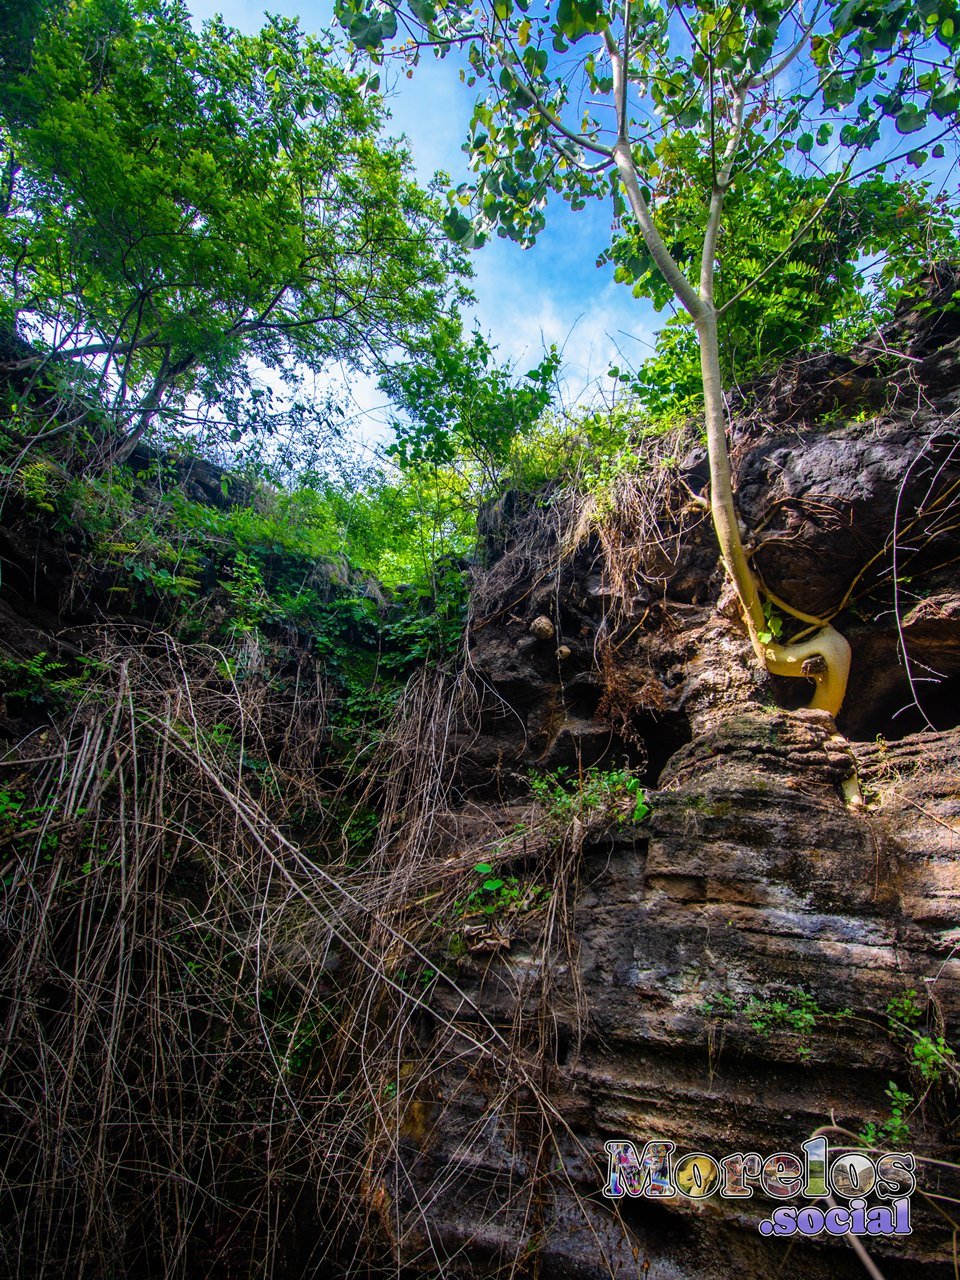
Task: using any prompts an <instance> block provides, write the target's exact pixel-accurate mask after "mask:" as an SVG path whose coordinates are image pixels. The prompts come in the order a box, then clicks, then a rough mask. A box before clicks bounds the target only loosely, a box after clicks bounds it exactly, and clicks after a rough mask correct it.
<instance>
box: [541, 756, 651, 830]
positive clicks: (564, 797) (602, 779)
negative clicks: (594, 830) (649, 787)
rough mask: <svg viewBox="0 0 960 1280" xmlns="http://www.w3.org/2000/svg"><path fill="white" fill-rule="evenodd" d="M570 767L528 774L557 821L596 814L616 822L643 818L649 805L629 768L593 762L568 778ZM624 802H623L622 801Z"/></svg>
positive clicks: (549, 814) (647, 811)
mask: <svg viewBox="0 0 960 1280" xmlns="http://www.w3.org/2000/svg"><path fill="white" fill-rule="evenodd" d="M568 773H569V770H567V769H566V768H561V769H557V770H556V771H555V772H553V773H542V774H531V775H530V789H531V791H532V792H533V794H534V796H536V798H537V800H539V802H540V803H541V804H542V805H543V807H544V808H545V809H546V811H547V815H548V817H549V818H551V819H552V820H553V821H555V822H558V823H564V824H566V823H569V822H571V821H572V820H573V819H575V818H579V819H581V820H583V819H586V818H589V817H593V816H596V815H598V814H601V813H603V814H609V815H610V816H611V817H614V818H615V820H616V822H618V823H621V824H622V823H625V822H642V821H643V819H644V818H645V817H646V816H647V814H648V813H649V812H650V806H649V805H648V804H647V802H646V799H645V797H644V794H643V790H642V789H641V785H640V780H639V779H638V778H635V777H634V776H633V775H632V774H631V773H630V771H629V770H628V769H606V770H604V769H600V768H599V767H598V766H593V767H591V768H589V769H586V770H585V771H584V772H583V773H582V774H581V775H580V776H579V777H577V778H573V779H571V778H569V777H568V776H567V775H568ZM625 801H626V802H627V803H626V805H625V803H624V802H625Z"/></svg>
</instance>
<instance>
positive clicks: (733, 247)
mask: <svg viewBox="0 0 960 1280" xmlns="http://www.w3.org/2000/svg"><path fill="white" fill-rule="evenodd" d="M691 143H692V139H680V140H675V141H674V142H673V148H674V150H675V152H676V154H675V155H674V154H671V167H672V169H673V171H675V172H676V171H680V170H682V171H684V172H685V173H686V176H687V178H688V179H692V180H688V181H686V182H682V183H679V184H678V185H677V186H676V189H672V188H669V189H668V188H665V187H664V186H663V185H661V188H660V200H659V202H658V206H657V225H658V227H659V229H660V231H661V234H663V236H664V238H665V239H666V241H667V243H668V244H669V245H670V248H671V252H672V254H673V256H674V258H675V259H676V260H677V261H678V262H679V263H680V265H681V266H683V267H684V268H685V269H687V270H688V273H689V274H690V275H691V276H692V277H694V278H695V277H696V275H697V273H698V272H699V270H700V254H701V251H702V237H703V226H704V223H705V220H706V217H707V213H708V204H709V198H710V183H709V180H708V175H707V174H705V173H701V172H699V170H700V169H701V168H702V165H703V163H704V162H703V161H702V160H699V159H698V157H697V155H696V152H695V151H694V150H692V147H691ZM751 149H752V150H753V151H760V140H758V139H757V138H756V136H754V138H752V139H748V141H747V143H746V144H745V162H746V163H747V164H749V163H750V151H751ZM685 157H686V158H685ZM834 180H835V179H832V178H830V177H821V176H809V175H800V174H797V173H794V172H792V171H791V170H790V169H789V168H788V167H787V166H786V164H784V163H783V161H782V160H781V159H780V158H778V153H777V151H772V152H769V153H768V154H767V155H766V156H765V157H764V159H763V161H762V162H760V163H756V164H753V165H752V166H751V167H750V169H749V173H748V174H745V175H744V177H743V179H742V180H741V181H740V182H739V183H737V184H736V185H735V186H734V188H733V189H732V190H731V192H730V194H729V196H728V197H727V201H726V218H725V230H724V234H723V237H722V242H721V250H720V260H719V266H718V273H717V303H718V305H719V306H721V307H723V306H724V304H725V302H726V301H727V300H728V299H734V298H735V301H732V304H731V305H730V307H729V308H728V309H727V310H725V311H724V313H723V315H722V316H721V318H720V337H721V344H720V347H721V360H722V372H723V376H724V380H725V382H726V384H727V385H731V386H732V385H735V384H736V383H737V382H744V381H747V380H749V379H750V378H752V377H755V376H757V375H758V374H760V373H762V372H763V371H765V370H766V369H769V368H770V367H771V366H772V365H773V364H774V363H775V362H776V361H777V360H779V359H782V358H784V357H785V356H788V355H792V354H794V353H795V352H798V351H810V350H816V349H820V348H823V347H826V346H829V347H830V348H832V349H837V348H839V347H843V346H847V345H849V344H850V343H851V342H853V341H855V340H857V339H859V338H861V337H863V336H866V334H867V333H868V332H870V331H871V330H872V329H873V328H874V327H875V326H876V325H877V324H878V323H882V322H883V321H884V320H886V319H888V318H889V317H890V315H891V314H892V311H893V308H894V305H895V304H896V302H897V301H898V299H899V298H900V297H901V296H902V295H903V293H904V291H905V290H906V288H907V286H908V284H909V283H910V281H911V280H912V279H913V278H914V277H915V276H917V274H918V273H919V272H921V271H922V269H923V268H924V266H925V265H927V264H928V263H930V262H933V261H936V260H938V259H940V258H943V259H949V258H951V257H956V256H957V254H958V252H960V239H958V235H957V218H956V211H955V210H953V209H952V208H950V206H949V205H948V200H947V196H946V195H945V194H944V193H941V194H940V195H938V196H936V197H935V198H932V199H931V198H930V194H929V190H930V188H929V184H925V183H921V182H910V181H907V180H906V179H900V180H895V181H894V180H888V179H886V178H883V177H873V178H871V179H869V180H866V181H863V182H861V183H860V184H858V185H856V186H853V187H850V188H848V189H845V190H844V191H843V192H842V193H840V194H835V195H833V197H832V198H831V199H829V200H828V197H829V196H830V193H831V187H832V185H833V181H834ZM817 215H819V216H817ZM814 218H815V219H816V220H815V221H813V219H814ZM623 227H624V229H623V231H622V232H621V234H620V235H619V236H617V237H615V238H614V241H613V243H612V245H611V248H610V249H609V250H608V251H607V252H606V253H604V254H602V255H601V258H600V262H605V261H612V262H613V263H614V264H615V265H616V278H617V280H619V281H621V282H623V283H625V284H628V285H631V286H632V288H633V292H634V294H635V295H636V296H638V297H651V298H652V299H653V301H654V302H655V304H656V305H658V306H661V307H662V306H664V305H665V304H666V303H667V302H668V300H669V296H668V295H669V290H667V288H666V286H665V284H664V281H663V278H662V276H661V275H660V274H659V271H658V270H657V267H656V265H655V263H654V262H653V260H652V259H651V257H650V255H649V252H648V251H647V249H646V246H645V244H644V241H643V237H642V235H641V234H640V231H639V228H638V227H637V225H636V223H634V222H633V221H632V220H631V219H625V220H624V224H623ZM775 258H780V261H779V263H778V266H777V270H776V271H775V272H771V273H769V274H767V275H764V276H763V278H762V280H760V282H759V283H758V284H756V285H755V286H753V287H750V283H749V282H750V281H751V280H752V279H754V278H757V277H760V275H761V273H762V272H763V270H764V266H765V265H766V264H767V263H769V262H771V261H772V260H774V259H775ZM867 262H873V263H874V267H873V268H872V269H865V263H867ZM744 286H746V287H744ZM741 290H743V292H742V293H741ZM611 373H612V374H613V376H615V377H618V378H619V379H620V381H621V382H622V383H624V384H625V385H626V386H628V387H629V388H630V389H631V390H632V391H633V392H634V394H635V395H636V396H637V397H638V399H639V400H640V403H641V404H642V405H643V407H644V409H645V410H646V411H647V412H648V413H650V414H651V415H654V416H661V415H664V414H670V413H674V414H678V413H690V412H694V411H696V410H697V409H699V407H700V404H701V401H702V385H701V371H700V352H699V346H698V343H697V337H696V333H695V332H694V330H693V328H692V326H691V324H690V322H689V319H687V318H686V317H684V316H680V315H675V316H673V317H671V318H670V319H669V320H668V321H667V323H666V325H665V326H664V328H663V329H661V331H660V333H659V334H658V335H657V340H656V351H655V354H654V355H653V356H651V357H650V358H649V359H648V360H646V361H644V362H643V364H642V365H641V366H640V368H639V370H638V371H637V372H636V374H630V373H627V372H624V371H623V370H621V369H613V370H611Z"/></svg>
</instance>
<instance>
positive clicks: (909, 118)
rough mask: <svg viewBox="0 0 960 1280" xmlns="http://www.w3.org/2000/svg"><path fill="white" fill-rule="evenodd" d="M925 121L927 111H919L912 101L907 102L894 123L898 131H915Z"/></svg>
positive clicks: (921, 126)
mask: <svg viewBox="0 0 960 1280" xmlns="http://www.w3.org/2000/svg"><path fill="white" fill-rule="evenodd" d="M926 123H927V113H926V112H925V111H921V110H920V108H919V107H917V106H915V105H914V104H913V103H912V102H911V103H908V105H907V106H905V107H904V108H903V110H902V111H901V112H900V114H899V115H898V116H897V118H896V120H895V121H894V124H895V125H896V129H897V132H898V133H916V132H917V130H918V129H922V128H923V127H924V126H925V125H926Z"/></svg>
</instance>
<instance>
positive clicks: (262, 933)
mask: <svg viewBox="0 0 960 1280" xmlns="http://www.w3.org/2000/svg"><path fill="white" fill-rule="evenodd" d="M99 657H100V661H101V664H102V665H101V666H100V667H99V668H98V669H91V672H92V674H91V677H90V682H89V686H88V688H87V690H86V693H85V696H84V697H83V699H82V700H81V703H80V705H79V706H78V707H77V709H76V711H75V712H74V714H73V715H72V716H71V717H70V718H69V719H67V720H66V721H65V722H64V723H63V724H62V725H61V726H59V727H58V728H56V729H52V728H51V729H48V730H46V731H44V732H43V733H39V734H36V735H34V736H33V737H31V738H29V739H28V740H26V741H25V742H23V743H21V744H20V746H19V747H18V748H17V749H16V750H15V751H14V752H12V753H11V754H10V756H9V757H8V759H7V761H6V764H5V771H6V775H7V779H6V788H7V794H8V795H9V796H12V797H14V798H16V797H18V796H20V795H22V799H21V800H17V801H16V803H15V804H14V807H12V808H11V809H9V810H8V811H7V812H6V813H5V814H4V815H3V816H2V819H0V820H2V822H3V824H4V825H3V829H2V839H3V843H4V849H3V861H4V863H5V865H4V870H3V897H2V908H3V915H2V926H3V937H4V949H3V957H2V973H0V989H2V991H3V993H4V1030H5V1036H4V1042H3V1049H2V1057H0V1070H2V1075H3V1080H4V1089H3V1097H2V1107H3V1112H4V1120H3V1133H4V1137H3V1138H2V1140H0V1169H2V1183H0V1222H2V1223H3V1224H4V1225H3V1227H2V1228H0V1231H2V1234H0V1244H2V1250H3V1256H4V1258H5V1264H4V1265H5V1267H6V1269H7V1271H8V1273H9V1274H17V1275H30V1276H36V1277H46V1276H57V1277H60V1276H64V1275H68V1276H84V1277H101V1276H103V1277H106V1276H114V1275H117V1274H125V1275H137V1276H143V1277H149V1276H161V1275H162V1276H165V1277H166V1276H170V1277H176V1276H182V1277H195V1276H198V1275H210V1276H214V1275H216V1276H241V1275H250V1276H253V1275H256V1276H286V1275H290V1276H297V1277H300V1276H303V1275H308V1274H323V1275H334V1274H339V1275H343V1276H359V1275H361V1274H363V1275H366V1274H370V1273H371V1271H372V1272H373V1273H376V1272H377V1271H378V1270H380V1269H389V1268H390V1267H391V1266H392V1263H391V1259H393V1258H396V1257H400V1256H403V1257H404V1260H405V1261H407V1262H409V1261H412V1260H415V1259H419V1265H421V1266H425V1267H427V1268H428V1269H429V1268H430V1267H433V1268H434V1269H435V1270H436V1273H437V1274H440V1273H441V1272H442V1271H443V1269H444V1268H449V1267H451V1266H453V1265H454V1262H453V1261H451V1258H450V1257H449V1253H450V1247H449V1246H447V1245H444V1246H441V1244H440V1243H439V1241H438V1238H437V1235H436V1223H435V1220H434V1219H435V1214H436V1206H437V1205H438V1204H441V1203H442V1202H443V1201H444V1199H445V1198H447V1197H449V1196H450V1195H454V1196H455V1195H456V1194H457V1193H458V1181H459V1179H461V1178H462V1177H464V1176H466V1175H465V1174H464V1168H465V1166H462V1165H460V1164H458V1163H457V1162H456V1161H453V1162H451V1163H450V1164H449V1165H447V1166H445V1167H443V1166H441V1167H440V1168H438V1169H435V1170H429V1171H425V1160H426V1153H429V1151H430V1149H431V1143H432V1141H433V1137H432V1136H431V1135H434V1134H439V1132H440V1130H441V1129H442V1128H443V1125H444V1124H445V1123H447V1122H448V1118H449V1117H452V1116H458V1117H459V1116H462V1115H467V1114H470V1107H467V1108H466V1109H465V1110H461V1109H460V1106H461V1103H462V1102H463V1101H464V1098H465V1097H466V1095H470V1101H471V1105H472V1107H473V1114H475V1115H476V1116H477V1119H476V1123H475V1127H474V1128H473V1129H472V1130H471V1131H466V1132H463V1133H461V1134H459V1135H458V1136H459V1140H460V1149H461V1151H462V1152H463V1153H464V1159H468V1157H469V1153H470V1152H471V1151H478V1150H480V1149H481V1148H482V1147H483V1144H484V1143H485V1142H487V1141H488V1140H489V1131H490V1125H491V1123H494V1122H495V1124H496V1126H497V1128H498V1132H501V1133H503V1134H507V1135H508V1140H509V1141H510V1142H512V1143H513V1144H514V1146H515V1148H516V1150H517V1151H518V1152H519V1151H520V1150H521V1149H522V1150H523V1151H525V1152H527V1153H530V1152H533V1153H534V1154H533V1157H532V1159H531V1158H530V1157H529V1154H528V1156H525V1157H524V1160H523V1161H520V1160H519V1159H518V1162H517V1166H516V1174H515V1178H514V1182H513V1184H512V1185H511V1186H509V1187H507V1188H506V1190H505V1191H504V1188H502V1187H500V1188H499V1189H498V1191H497V1195H496V1196H495V1197H493V1196H492V1195H491V1198H490V1199H489V1202H487V1203H486V1204H484V1203H477V1204H476V1205H475V1208H474V1211H475V1213H476V1234H477V1237H478V1238H482V1236H483V1233H484V1232H485V1231H487V1230H489V1229H491V1228H492V1227H493V1226H495V1224H496V1223H503V1222H504V1221H507V1220H509V1222H510V1223H511V1224H512V1225H511V1230H512V1232H513V1236H514V1238H515V1242H516V1243H515V1250H514V1252H513V1255H512V1256H504V1257H503V1259H502V1261H503V1268H504V1273H505V1274H520V1273H521V1272H522V1271H524V1269H525V1268H527V1267H528V1266H529V1265H532V1264H531V1259H535V1255H536V1247H537V1242H538V1241H539V1240H540V1238H541V1234H542V1230H543V1225H544V1222H545V1220H546V1218H545V1215H548V1212H549V1210H548V1206H549V1202H550V1200H551V1197H552V1196H553V1195H555V1194H556V1191H557V1189H558V1186H560V1185H561V1184H563V1183H564V1182H567V1183H569V1175H567V1174H564V1173H563V1172H562V1167H561V1171H560V1172H558V1171H557V1165H558V1159H557V1153H558V1151H559V1150H560V1148H561V1145H562V1146H563V1149H564V1150H566V1151H567V1152H569V1151H570V1149H571V1144H573V1145H574V1146H575V1145H576V1144H575V1139H574V1138H573V1135H572V1134H571V1133H570V1132H569V1129H568V1126H567V1124H566V1122H565V1120H564V1118H563V1116H562V1115H561V1114H560V1112H559V1110H558V1108H557V1106H556V1104H555V1102H554V1101H553V1099H552V1097H551V1068H550V1065H549V1064H550V1062H551V1061H552V1060H553V1053H554V1050H555V1045H556V1039H557V1027H556V1019H557V1017H558V1014H557V1009H558V1008H559V1007H561V1006H562V1007H563V1009H564V1010H565V1013H564V1016H565V1017H570V1016H572V1018H573V1021H574V1023H575V1021H576V1016H577V1008H578V1003H579V999H580V998H579V995H578V992H577V990H576V988H575V985H573V980H572V979H571V977H570V974H571V973H572V972H573V971H574V968H575V966H573V965H572V964H571V961H572V959H573V955H574V952H573V946H574V944H573V941H572V929H571V919H570V912H571V906H572V901H573V894H574V892H575V886H576V878H577V867H578V862H579V840H578V838H577V833H576V831H573V833H572V834H569V833H568V835H567V837H566V838H563V837H562V836H560V837H558V838H555V839H553V840H550V841H548V840H543V839H540V840H537V839H533V838H529V839H528V838H526V837H524V836H521V835H518V834H517V833H515V832H513V833H511V832H499V833H497V832H495V831H493V830H491V828H490V826H489V823H488V824H487V826H486V827H484V826H483V824H480V825H476V824H474V826H473V827H472V828H471V825H470V823H469V822H467V821H465V820H464V817H463V815H462V814H459V815H458V814H457V813H456V812H455V809H456V805H455V804H454V803H453V802H454V800H455V799H456V797H451V796H450V794H449V792H450V787H451V778H452V761H453V756H454V755H455V748H456V744H457V743H458V742H462V741H464V726H465V725H467V724H469V721H470V715H471V697H472V695H471V692H470V685H469V683H468V682H467V681H465V680H464V679H463V678H462V677H458V676H451V675H446V674H443V673H428V672H423V673H421V674H420V675H418V676H417V677H415V678H414V680H413V681H412V683H411V685H410V687H409V688H408V690H407V693H406V695H405V698H404V700H403V702H402V704H401V706H400V708H399V710H398V713H397V716H396V718H395V720H394V723H393V725H392V726H391V727H390V729H389V730H388V732H387V733H386V734H385V735H384V737H383V738H382V739H381V741H380V742H379V744H378V746H377V747H376V750H375V752H374V753H373V755H372V757H371V758H370V759H368V760H366V761H365V762H364V765H363V771H362V774H361V777H362V778H365V779H366V784H365V789H362V788H361V790H360V791H359V792H358V791H357V789H356V786H355V785H354V788H353V790H352V791H350V792H349V793H348V791H347V790H346V789H345V787H344V785H343V784H341V785H340V786H339V787H337V786H335V785H334V784H333V783H331V782H330V781H324V778H325V777H327V778H329V776H330V775H329V771H327V772H326V773H325V771H324V769H323V768H322V767H321V766H322V764H323V759H322V757H323V751H322V748H321V746H320V745H319V744H320V743H322V740H323V733H324V726H325V707H326V704H327V691H326V690H325V689H324V687H323V685H322V683H320V682H318V681H317V680H316V679H315V678H313V677H312V676H309V677H308V674H306V673H301V678H299V679H297V680H294V681H292V682H291V684H290V687H289V691H288V693H287V695H286V699H285V700H284V699H283V698H278V696H277V694H276V691H275V690H271V688H270V686H269V685H268V683H267V682H266V681H265V680H264V679H262V678H260V677H257V676H255V675H251V676H249V677H248V678H247V679H245V680H243V681H235V680H231V679H230V678H229V676H228V675H227V674H226V672H227V670H228V668H226V667H225V666H224V663H223V655H222V654H218V653H217V652H216V651H213V650H210V649H204V648H201V647H198V646H191V647H187V646H183V645H181V644H178V643H176V642H175V641H174V640H172V639H170V638H168V637H164V636H157V635H153V636H135V637H130V638H128V640H127V641H126V642H124V643H119V642H118V641H116V640H115V639H114V640H113V641H110V642H108V643H104V645H103V646H102V647H101V650H100V653H99ZM351 806H355V807H361V808H364V809H369V808H370V807H375V808H376V810H377V811H378V813H379V814H380V816H381V821H380V825H379V835H378V837H377V840H376V842H375V845H374V847H373V849H372V851H369V852H365V853H364V854H363V855H358V853H357V851H356V850H355V849H354V850H352V849H351V847H350V843H349V841H346V840H344V839H342V838H341V837H342V830H343V827H344V825H345V823H346V822H347V821H348V819H349V814H350V809H351ZM482 858H486V859H487V860H488V861H490V862H491V864H494V863H495V864H496V866H497V870H498V873H502V874H503V875H507V874H509V873H512V874H513V875H514V876H516V878H517V879H518V882H519V883H521V884H523V885H533V884H536V885H537V886H538V887H540V888H542V890H543V892H542V894H541V895H540V896H539V897H538V898H537V904H539V903H542V905H535V904H534V903H533V902H531V901H527V902H523V903H518V904H514V905H513V906H512V907H510V908H509V909H507V908H505V909H504V910H503V911H498V912H497V914H496V917H495V918H491V917H490V916H488V915H486V914H484V913H483V912H481V911H479V910H475V909H474V908H473V907H472V906H471V904H470V902H469V892H470V889H471V886H473V887H475V886H476V884H477V873H476V872H475V871H474V870H473V867H474V865H475V863H476V862H477V861H478V860H480V859H482ZM511 933H517V934H522V936H523V938H524V940H525V943H526V945H527V946H528V947H529V948H530V950H531V952H532V953H533V954H534V955H536V956H538V957H539V963H538V964H537V965H535V966H533V967H531V968H530V969H529V971H528V974H527V977H525V978H521V977H519V976H518V977H515V978H513V979H511V980H510V981H512V982H513V984H514V985H513V986H512V987H511V986H510V985H509V982H508V981H507V980H506V979H503V978H501V979H500V980H499V982H498V980H496V979H495V977H493V976H488V977H485V976H484V961H483V959H482V958H483V957H485V956H486V955H488V954H495V953H496V952H497V951H498V950H499V949H500V948H501V946H502V942H501V941H498V939H503V938H504V936H506V937H507V939H508V940H509V935H510V934H511ZM496 972H497V967H496V966H494V967H493V968H491V969H490V970H489V974H490V975H495V974H496ZM478 974H479V975H480V976H479V977H478ZM571 1010H572V1014H571V1012H570V1011H571ZM456 1081H459V1083H454V1084H451V1082H456ZM478 1098H479V1099H480V1101H479V1102H478V1101H477V1099H478ZM459 1122H460V1121H459V1120H458V1121H457V1123H459ZM509 1135H512V1137H511V1136H509ZM411 1143H414V1145H416V1144H417V1143H419V1152H420V1154H419V1155H418V1154H417V1153H416V1151H414V1148H413V1147H412V1146H411ZM582 1155H583V1158H584V1159H588V1160H589V1159H591V1158H592V1157H591V1155H590V1153H586V1152H584V1153H582ZM564 1193H565V1194H569V1195H571V1196H573V1197H574V1198H576V1189H575V1188H573V1187H572V1186H571V1185H567V1186H566V1187H565V1192H564ZM585 1213H588V1211H587V1210H586V1209H585ZM505 1214H506V1215H507V1218H504V1215H505ZM454 1252H456V1251H455V1250H454ZM447 1273H449V1272H447Z"/></svg>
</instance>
